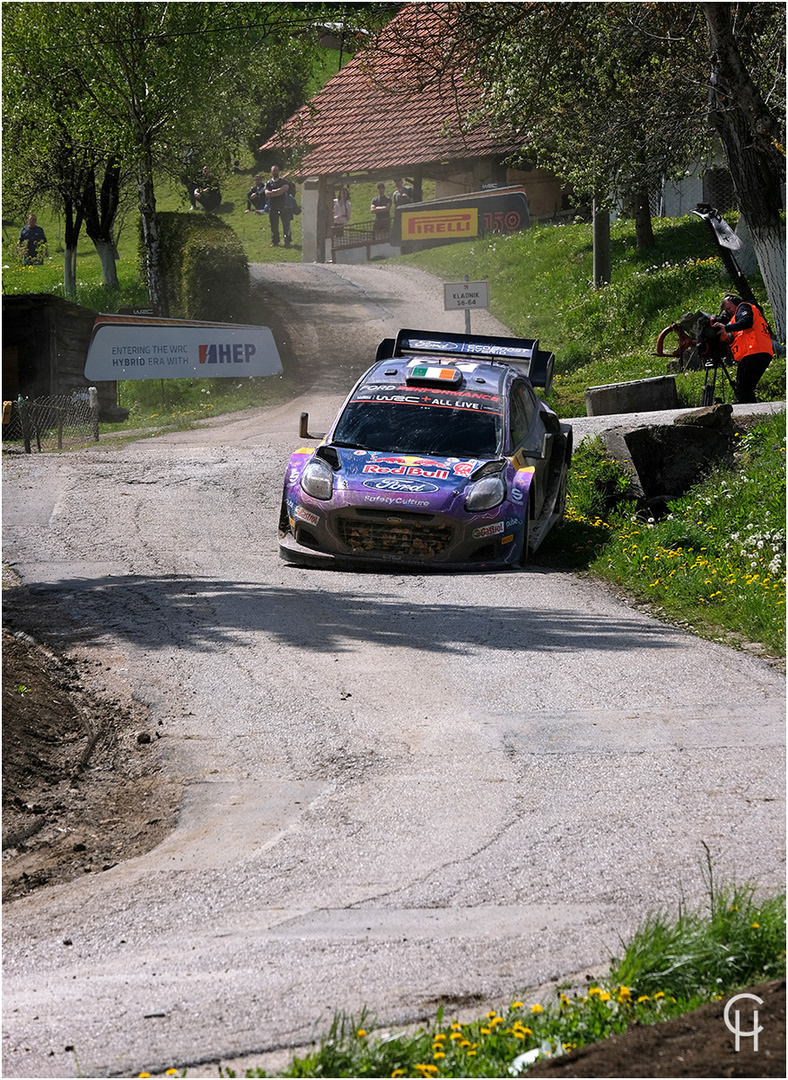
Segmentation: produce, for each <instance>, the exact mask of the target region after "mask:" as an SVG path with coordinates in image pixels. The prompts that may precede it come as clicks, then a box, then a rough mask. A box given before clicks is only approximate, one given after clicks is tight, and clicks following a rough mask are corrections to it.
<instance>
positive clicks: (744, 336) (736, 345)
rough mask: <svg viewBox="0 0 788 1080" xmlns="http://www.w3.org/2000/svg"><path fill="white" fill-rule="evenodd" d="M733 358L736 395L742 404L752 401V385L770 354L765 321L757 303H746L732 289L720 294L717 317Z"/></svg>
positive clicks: (766, 363) (750, 403)
mask: <svg viewBox="0 0 788 1080" xmlns="http://www.w3.org/2000/svg"><path fill="white" fill-rule="evenodd" d="M714 321H715V322H716V323H722V324H723V325H724V327H725V333H726V334H727V338H726V336H725V335H723V341H725V342H726V344H728V345H730V350H731V352H732V353H733V359H734V360H735V361H736V398H737V400H738V401H739V402H740V403H741V404H742V405H752V404H753V403H754V402H755V387H756V386H757V385H758V380H759V379H760V377H761V375H763V373H764V371H766V369H767V367H768V366H769V364H770V363H771V362H772V357H773V356H774V346H773V345H772V335H771V332H770V330H769V324H768V322H767V321H766V318H765V316H764V314H763V312H762V311H761V309H760V308H759V307H758V305H757V304H751V303H746V302H745V301H744V300H742V298H741V297H740V296H737V295H736V294H735V293H728V295H727V296H725V297H723V300H722V304H721V306H720V317H719V318H718V319H715V320H714Z"/></svg>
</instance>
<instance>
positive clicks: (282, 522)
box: [279, 499, 290, 536]
mask: <svg viewBox="0 0 788 1080" xmlns="http://www.w3.org/2000/svg"><path fill="white" fill-rule="evenodd" d="M289 532H290V518H289V517H288V515H287V502H286V500H285V499H282V505H281V506H280V508H279V535H280V536H286V535H287V533H289Z"/></svg>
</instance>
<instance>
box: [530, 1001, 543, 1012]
mask: <svg viewBox="0 0 788 1080" xmlns="http://www.w3.org/2000/svg"><path fill="white" fill-rule="evenodd" d="M531 1012H532V1013H540V1012H544V1009H543V1008H542V1006H541V1005H540V1004H539V1003H538V1002H537V1004H536V1005H532V1006H531Z"/></svg>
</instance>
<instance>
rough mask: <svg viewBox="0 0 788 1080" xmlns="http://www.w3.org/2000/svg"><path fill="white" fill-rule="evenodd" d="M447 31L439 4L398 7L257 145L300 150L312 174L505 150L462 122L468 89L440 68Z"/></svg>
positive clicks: (304, 168)
mask: <svg viewBox="0 0 788 1080" xmlns="http://www.w3.org/2000/svg"><path fill="white" fill-rule="evenodd" d="M450 33H451V27H450V15H449V12H448V7H447V6H445V5H436V4H430V5H424V6H422V5H416V4H414V5H412V6H410V7H408V8H405V9H404V10H403V11H402V12H400V14H399V15H397V16H396V18H395V19H393V20H392V22H391V23H390V24H389V25H388V27H387V28H386V29H385V30H384V31H383V32H382V33H381V34H380V35H379V37H378V38H377V40H376V42H375V45H374V47H373V48H372V49H370V50H365V51H364V52H362V53H361V54H359V55H358V56H356V57H354V59H352V60H351V61H349V62H348V63H347V64H346V65H345V66H344V67H343V68H342V69H341V70H340V71H339V72H337V74H336V75H335V76H334V77H333V79H331V80H330V81H329V82H328V83H326V85H325V86H324V87H323V89H322V90H321V91H320V93H319V94H317V95H316V96H315V97H314V98H313V99H312V101H311V102H309V104H308V105H304V106H303V107H302V108H301V109H299V110H298V112H296V113H295V114H294V115H293V116H292V117H291V118H290V119H289V120H288V121H287V122H286V123H285V125H284V126H283V128H282V130H281V131H280V132H279V133H278V134H277V135H275V136H274V137H273V138H271V139H269V140H268V142H266V143H265V145H264V146H263V147H261V149H265V150H274V149H284V148H291V149H296V150H300V161H301V165H300V169H299V171H300V172H301V173H302V174H303V175H309V174H312V175H318V176H320V175H337V174H342V173H348V172H366V171H371V170H384V169H387V170H390V169H396V168H402V169H403V170H404V169H405V168H407V167H408V166H416V165H426V164H429V163H436V162H441V161H446V160H457V159H463V158H477V157H487V156H489V155H490V154H503V153H505V152H506V151H507V150H510V149H512V148H513V146H514V145H516V144H515V143H511V142H504V141H501V139H496V138H494V137H493V135H492V134H491V133H490V131H489V129H488V128H487V127H486V126H485V125H483V124H475V125H467V124H465V123H464V122H463V116H464V115H465V114H466V113H467V111H468V110H469V109H471V108H472V107H473V104H474V102H475V92H474V90H473V88H472V87H471V86H470V85H469V84H468V83H466V82H465V80H464V78H463V75H462V73H458V72H450V73H448V74H447V73H443V72H441V71H440V67H441V60H442V58H443V54H444V52H445V46H446V43H447V38H448V37H449V36H450ZM415 36H418V39H419V48H418V51H417V52H416V50H414V49H413V38H414V37H415ZM463 129H465V130H463Z"/></svg>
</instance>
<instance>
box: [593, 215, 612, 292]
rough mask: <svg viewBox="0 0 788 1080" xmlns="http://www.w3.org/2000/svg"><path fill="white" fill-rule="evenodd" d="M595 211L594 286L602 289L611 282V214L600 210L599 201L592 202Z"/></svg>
mask: <svg viewBox="0 0 788 1080" xmlns="http://www.w3.org/2000/svg"><path fill="white" fill-rule="evenodd" d="M591 206H592V211H593V215H594V216H593V226H592V229H593V236H594V255H593V263H594V271H593V273H594V288H595V289H601V288H602V286H603V285H609V284H610V277H611V272H610V214H609V213H608V212H607V210H600V209H599V208H598V207H597V201H596V199H594V201H593V202H592V204H591Z"/></svg>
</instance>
